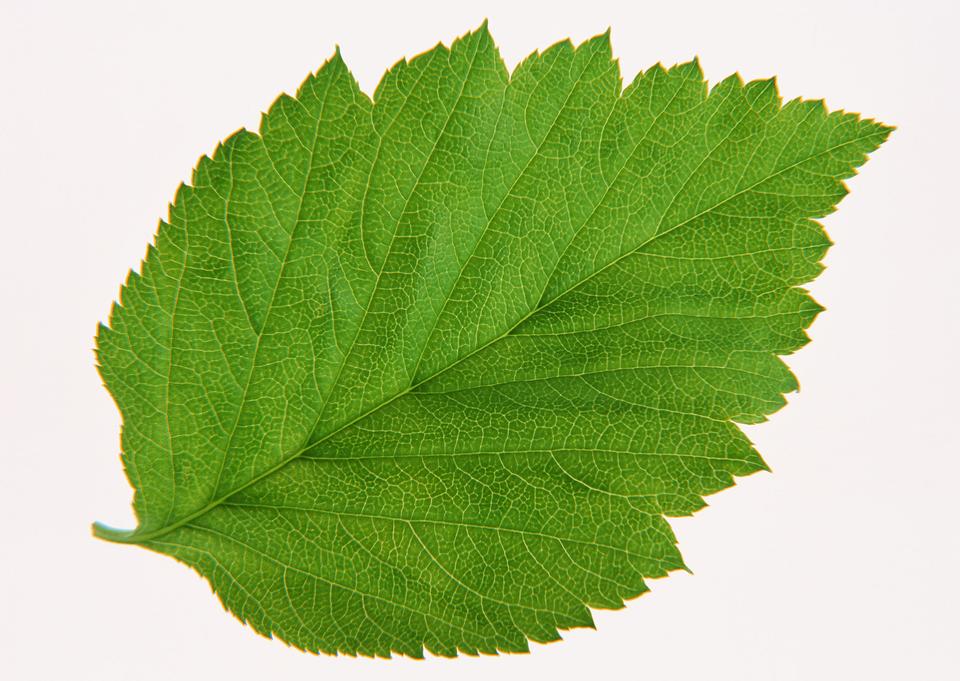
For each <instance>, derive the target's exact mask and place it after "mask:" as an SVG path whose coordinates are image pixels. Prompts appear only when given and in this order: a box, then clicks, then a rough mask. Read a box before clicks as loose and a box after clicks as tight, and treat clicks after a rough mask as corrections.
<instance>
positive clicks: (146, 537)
mask: <svg viewBox="0 0 960 681" xmlns="http://www.w3.org/2000/svg"><path fill="white" fill-rule="evenodd" d="M880 134H882V132H875V133H871V134H870V135H865V136H863V137H857V138H854V139H851V140H847V141H845V142H841V143H840V144H836V145H834V146H832V147H829V148H828V149H824V150H822V151H819V152H817V153H815V154H811V155H810V156H807V157H805V158H803V159H801V160H799V161H795V162H794V163H791V164H790V165H788V166H785V167H784V168H781V169H780V170H777V171H776V172H773V173H771V174H770V175H767V176H766V177H764V178H763V179H761V180H758V181H756V182H754V183H753V184H751V185H749V186H747V187H745V188H743V189H740V190H737V191H736V192H734V193H732V194H731V195H730V196H727V197H726V198H724V199H722V200H720V201H718V202H717V203H715V204H714V205H712V206H710V207H709V208H705V209H703V210H701V211H699V212H698V213H696V214H695V215H693V216H691V217H689V218H686V219H684V220H682V221H681V222H679V223H677V224H676V225H673V226H671V227H669V228H667V229H665V230H663V231H660V232H658V233H657V234H654V235H653V236H651V237H650V238H649V239H647V240H646V241H644V242H642V243H641V244H639V245H638V246H637V247H635V248H633V249H630V250H628V251H626V252H625V253H623V254H621V255H620V256H618V257H617V258H615V259H613V260H611V261H610V262H609V263H607V264H605V265H603V266H602V267H600V268H598V269H597V270H596V271H594V272H592V273H591V274H590V275H588V276H586V277H584V278H583V279H581V280H580V281H578V282H576V283H575V284H573V285H572V286H570V287H569V288H568V289H566V290H565V291H563V292H562V293H560V294H558V295H556V296H554V297H553V298H551V299H549V300H547V301H545V302H541V304H538V305H537V306H535V307H534V308H533V309H531V310H530V311H529V312H528V313H527V314H525V315H524V316H523V317H522V318H520V319H519V320H517V321H516V322H515V323H514V324H513V325H512V326H510V327H509V328H508V329H507V330H505V331H503V332H502V333H500V334H499V335H497V336H495V337H494V338H491V339H490V340H488V341H487V342H485V343H483V344H482V345H479V346H478V347H476V348H475V349H473V350H471V351H470V352H468V353H466V354H465V355H463V356H462V357H458V358H457V359H456V360H455V361H454V362H451V363H450V364H448V365H447V366H445V367H444V368H442V369H440V370H439V371H437V372H435V373H433V374H431V375H430V376H427V377H426V378H423V379H422V380H420V381H417V382H416V383H413V384H411V385H410V386H408V387H407V388H405V389H404V390H401V391H399V392H397V393H395V394H393V395H392V396H390V397H388V398H387V399H385V400H383V401H381V402H379V403H377V404H376V405H374V406H373V407H371V408H370V409H368V410H366V411H364V412H362V413H360V414H359V415H357V416H356V417H355V418H353V419H351V420H349V421H347V422H346V423H344V424H342V425H340V426H338V427H336V428H335V429H334V430H332V431H330V432H329V433H327V434H326V435H324V436H323V437H321V438H320V439H319V440H316V441H314V442H309V441H308V442H307V443H306V444H305V445H304V446H302V447H301V448H300V449H298V450H297V451H295V452H293V453H292V454H291V455H290V456H288V457H286V458H284V459H282V460H281V461H280V462H279V463H277V464H276V465H275V466H272V467H270V468H268V469H266V470H264V471H263V472H262V473H260V474H259V475H257V476H255V477H253V478H251V479H250V480H249V481H248V482H246V483H244V484H243V485H241V486H239V487H237V488H236V489H233V490H231V491H230V492H228V493H226V494H224V495H223V496H221V497H219V498H217V499H215V500H213V501H211V502H209V503H208V504H206V505H205V506H203V507H202V508H200V509H198V510H196V511H194V512H193V513H190V514H188V515H186V516H184V517H183V518H181V519H180V520H178V521H176V522H174V523H171V524H170V525H166V526H164V527H161V528H158V529H156V530H152V531H150V532H145V533H142V534H138V533H137V532H136V530H133V531H118V530H113V529H112V528H108V527H106V526H103V525H100V524H99V523H95V524H94V534H96V536H98V537H100V538H101V539H106V540H108V541H114V542H119V543H128V544H142V543H147V542H149V541H151V540H152V539H156V538H157V537H161V536H163V535H165V534H168V533H169V532H172V531H174V530H176V529H178V528H180V527H183V526H185V525H187V524H189V523H190V522H191V521H192V520H195V519H196V518H199V517H201V516H203V515H205V514H206V513H208V512H209V511H211V510H213V509H214V508H216V507H218V506H220V505H221V504H223V503H224V502H225V501H226V500H228V499H229V498H231V497H233V496H234V495H236V494H238V493H240V492H242V491H244V490H245V489H247V488H249V487H251V486H253V485H254V484H256V483H257V482H259V481H261V480H263V479H265V478H267V477H269V476H271V475H273V474H274V473H275V472H277V471H278V470H280V469H281V468H283V467H284V466H286V465H287V464H288V463H290V462H291V461H294V460H296V459H298V458H299V457H300V456H301V455H303V454H304V453H305V452H307V451H309V450H310V449H313V448H315V447H317V446H319V445H321V444H323V443H324V442H326V441H327V440H329V439H331V438H333V437H334V436H336V435H338V434H339V433H341V432H343V431H344V430H346V429H347V428H349V427H350V426H352V425H354V424H355V423H357V422H359V421H361V420H363V419H365V418H367V417H368V416H371V415H372V414H374V413H376V412H377V411H379V410H380V409H383V408H384V407H386V406H387V405H389V404H391V403H392V402H394V401H396V400H398V399H400V398H402V397H404V396H405V395H407V394H409V393H411V392H412V391H414V390H416V389H417V388H418V387H420V386H421V385H424V384H425V383H428V382H429V381H432V380H434V379H436V378H437V377H439V376H441V375H442V374H444V373H445V372H447V371H449V370H450V369H452V368H454V367H456V366H457V365H458V364H460V363H461V362H463V361H465V360H467V359H469V358H470V357H473V356H474V355H476V354H477V353H479V352H482V351H483V350H485V349H486V348H488V347H489V346H491V345H493V344H494V343H496V342H498V341H500V340H501V339H503V338H505V337H506V336H508V335H510V334H511V333H512V332H513V331H514V330H515V329H517V328H518V327H519V326H521V325H522V324H523V323H524V322H526V321H527V320H528V319H530V318H531V317H532V316H533V315H535V314H537V313H539V312H541V311H542V310H544V309H546V308H547V307H549V306H550V305H552V304H553V303H555V302H557V301H558V300H561V299H562V298H563V297H564V296H565V295H567V294H568V293H570V292H571V291H573V290H575V289H577V288H579V287H580V286H582V285H583V284H585V283H586V282H588V281H590V280H591V279H593V278H594V277H596V276H597V275H599V274H600V273H602V272H604V271H606V270H608V269H610V268H611V267H613V266H615V265H616V264H617V263H618V262H620V261H622V260H623V259H624V258H627V257H629V256H631V255H634V254H637V253H639V252H640V251H641V250H642V249H644V248H646V247H648V246H649V245H650V244H652V243H654V242H655V241H656V240H657V239H659V238H660V237H662V236H665V235H667V234H670V233H672V232H674V231H675V230H677V229H679V228H681V227H683V226H684V225H686V224H688V223H690V222H692V221H694V220H697V219H699V218H701V217H703V216H705V215H707V214H709V213H711V212H712V211H714V210H716V209H717V208H720V207H721V206H723V205H725V204H726V203H728V202H730V201H732V200H733V199H735V198H737V197H738V196H741V195H743V194H745V193H746V192H749V191H751V190H753V189H755V188H756V187H758V186H760V185H761V184H763V183H765V182H767V181H769V180H771V179H773V178H774V177H777V176H779V175H782V174H783V173H785V172H787V171H789V170H791V169H793V168H795V167H797V166H799V165H801V164H803V163H806V162H807V161H810V160H813V159H814V158H817V157H819V156H822V155H824V154H829V153H832V152H834V151H836V150H838V149H841V148H843V147H845V146H849V145H851V144H856V143H858V142H861V141H863V140H865V139H868V138H870V137H875V136H877V135H880Z"/></svg>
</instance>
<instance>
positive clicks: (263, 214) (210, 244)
mask: <svg viewBox="0 0 960 681" xmlns="http://www.w3.org/2000/svg"><path fill="white" fill-rule="evenodd" d="M889 132H890V128H889V127H885V126H883V125H880V124H878V123H875V122H873V121H870V120H862V119H860V118H859V117H858V116H857V115H855V114H848V113H843V112H834V113H828V112H827V111H826V109H825V107H824V105H823V103H822V102H819V101H801V100H794V101H791V102H789V103H787V104H785V105H783V104H781V102H780V100H779V96H778V94H777V89H776V86H775V83H774V81H773V80H764V81H754V82H750V83H746V84H744V83H743V81H742V80H741V79H740V78H739V77H738V76H732V77H730V78H727V79H726V80H724V81H722V82H721V83H719V84H717V85H716V86H715V87H713V88H712V89H710V90H708V87H707V85H706V83H705V82H704V80H703V75H702V73H701V70H700V68H699V65H698V64H697V63H696V62H695V61H694V62H691V63H687V64H680V65H677V66H674V67H673V68H670V69H664V68H663V67H661V66H659V65H658V66H655V67H653V68H651V69H650V70H648V71H646V72H644V73H641V74H640V75H638V76H637V77H636V79H635V80H634V81H633V82H632V83H631V84H630V85H629V86H628V87H626V88H625V89H624V88H623V87H622V83H621V79H620V74H619V68H618V65H617V63H616V62H615V61H614V60H613V58H612V56H611V51H610V44H609V39H608V35H603V36H598V37H596V38H593V39H591V40H588V41H586V42H585V43H583V44H581V45H580V46H579V47H576V48H574V47H573V46H572V45H571V43H570V42H569V41H567V42H562V43H558V44H556V45H554V46H553V47H551V48H549V49H548V50H546V51H544V52H539V53H534V54H532V55H530V56H529V57H528V58H527V59H526V60H524V61H523V62H522V63H521V64H520V65H519V66H518V67H517V68H516V69H515V70H514V71H513V73H512V74H510V73H508V71H507V70H506V68H505V66H504V64H503V62H502V60H501V59H500V56H499V54H498V51H497V49H496V47H495V45H494V43H493V41H492V39H491V37H490V35H489V33H488V31H487V29H486V26H485V25H484V26H483V27H481V28H480V29H479V30H477V31H475V32H473V33H470V34H468V35H466V36H464V37H462V38H460V39H458V40H457V41H455V42H454V43H453V45H452V46H451V47H450V48H447V47H445V46H442V45H439V46H437V47H436V48H434V49H433V50H431V51H429V52H427V53H425V54H422V55H420V56H418V57H416V58H414V59H412V60H410V61H402V62H399V63H397V64H396V65H395V66H394V67H393V68H392V69H391V70H390V71H388V72H387V73H386V74H385V75H384V77H383V79H382V81H381V82H380V84H379V86H378V87H377V89H376V92H375V93H374V96H373V98H372V99H371V98H369V97H367V96H366V95H365V94H364V93H362V92H361V91H360V89H359V87H358V85H357V83H356V81H355V80H354V79H353V77H352V76H351V74H350V73H349V71H348V70H347V68H346V66H345V65H344V63H343V62H342V60H341V58H340V55H339V53H337V54H336V55H335V56H334V57H333V58H332V59H331V60H330V61H328V62H327V63H326V64H325V65H324V66H323V67H322V68H321V69H320V70H319V71H318V72H317V73H316V74H313V75H311V76H310V77H309V78H307V80H306V81H305V82H304V83H303V85H302V86H301V87H300V89H299V90H298V91H297V94H296V96H295V97H290V96H287V95H283V96H281V97H280V98H278V99H277V100H276V102H274V104H273V105H272V106H271V107H270V110H269V112H268V113H266V114H264V116H263V118H262V122H261V126H260V131H259V133H252V132H249V131H246V130H241V131H239V132H237V133H235V134H234V135H233V136H231V137H230V138H229V139H228V140H226V141H225V142H224V143H223V144H222V145H220V146H218V147H217V149H216V151H215V152H214V154H213V155H212V157H210V158H207V157H204V158H202V159H201V160H200V162H199V165H198V166H197V168H196V170H195V171H194V174H193V180H192V183H191V185H182V186H181V187H180V188H179V190H178V191H177V195H176V199H175V201H174V203H173V204H172V205H171V206H170V211H169V217H168V219H167V221H165V222H161V224H160V228H159V231H158V234H157V236H156V240H155V243H154V244H153V245H152V246H150V247H149V248H148V251H147V255H146V258H145V260H144V261H143V263H142V266H141V269H140V272H139V273H136V272H131V274H130V275H129V277H128V279H127V281H126V283H125V285H124V287H123V289H122V291H121V295H120V301H119V303H117V304H115V305H114V307H113V309H112V311H111V314H110V322H109V325H108V326H103V325H101V326H100V328H99V332H98V336H97V345H98V350H97V354H98V361H99V367H100V371H101V374H102V376H103V379H104V382H105V383H106V386H107V388H108V389H109V390H110V392H111V393H112V395H113V396H114V398H115V400H116V402H117V405H118V406H119V409H120V411H121V413H122V415H123V432H122V443H121V444H122V451H123V455H122V458H123V463H124V465H125V469H126V473H127V476H128V477H129V480H130V482H131V484H132V485H133V487H134V488H135V491H136V492H135V499H134V508H135V511H136V514H137V517H138V521H139V526H138V527H137V528H136V529H135V530H131V531H119V530H114V529H111V528H107V527H104V526H102V525H97V526H95V532H96V534H97V535H98V536H101V537H103V538H105V539H110V540H113V541H121V542H129V543H137V544H140V545H142V546H144V547H146V548H149V549H151V550H153V551H157V552H160V553H165V554H168V555H170V556H173V557H174V558H176V559H177V560H179V561H182V562H184V563H186V564H188V565H190V566H192V567H193V568H194V569H196V570H197V571H198V572H199V573H200V574H201V575H203V576H204V577H205V578H206V579H207V580H209V582H210V584H211V585H212V586H213V589H214V590H215V592H216V593H217V594H218V596H219V597H220V599H221V600H222V601H223V603H224V605H225V606H226V607H227V608H228V609H229V610H230V611H231V612H232V613H234V614H235V615H236V616H237V617H239V618H240V619H241V620H243V621H245V622H247V623H249V624H250V625H251V626H252V627H253V628H254V629H255V630H257V631H258V632H260V633H262V634H265V635H269V636H276V637H278V638H280V639H282V640H284V641H286V642H288V643H290V644H292V645H294V646H296V647H298V648H302V649H305V650H309V651H323V652H328V653H333V652H344V653H349V654H363V655H377V656H389V655H390V654H391V652H399V653H403V654H406V655H410V656H413V657H420V656H422V655H423V651H424V649H425V648H426V649H427V650H429V651H431V652H433V653H436V654H439V655H456V654H457V652H458V651H462V652H465V653H471V654H475V653H495V652H497V651H509V652H517V651H525V650H527V649H528V641H529V640H534V641H552V640H556V639H558V638H559V633H558V630H560V629H568V628H572V627H582V626H592V618H591V613H590V610H589V608H590V607H594V608H620V607H622V606H623V602H624V600H625V599H629V598H634V597H636V596H638V595H640V594H642V593H643V592H644V591H646V590H647V586H646V583H645V580H646V579H648V578H654V577H661V576H664V575H666V574H667V573H668V572H670V571H672V570H676V569H681V568H683V567H684V564H683V561H682V559H681V557H680V554H679V552H678V551H677V548H676V545H675V538H674V535H673V533H672V531H671V529H670V526H669V524H668V523H667V521H666V520H665V517H666V516H683V515H689V514H691V513H693V512H694V511H696V510H698V509H699V508H701V507H702V506H703V505H704V502H703V496H704V495H707V494H711V493H713V492H717V491H718V490H721V489H724V488H726V487H728V486H730V485H731V484H732V483H733V479H734V476H739V475H748V474H750V473H753V472H755V471H757V470H761V469H763V468H764V467H765V465H764V463H763V461H762V460H761V458H760V456H759V455H758V454H757V452H756V451H755V450H754V448H753V447H752V446H751V444H750V442H749V441H748V440H747V438H746V437H745V436H744V435H743V434H742V432H741V431H740V429H739V428H738V427H737V425H736V424H735V422H740V423H756V422H759V421H762V420H764V418H765V416H766V415H767V414H770V413H771V412H773V411H776V410H777V409H779V408H780V407H781V406H783V404H784V399H783V394H784V393H787V392H790V391H793V390H795V389H796V388H797V384H796V381H795V379H794V377H793V375H792V374H791V372H790V371H789V370H788V369H787V367H786V366H785V365H784V363H783V362H782V361H781V360H780V359H779V357H778V355H784V354H788V353H790V352H793V351H794V350H796V349H798V348H800V347H801V346H802V345H804V344H805V343H806V342H807V340H808V339H807V336H806V333H805V331H804V329H805V328H806V327H807V326H808V325H809V324H810V323H811V322H812V320H813V319H814V317H815V316H816V314H817V313H818V312H819V311H820V310H821V308H820V306H819V305H817V303H816V302H814V301H813V300H812V299H811V298H810V297H809V296H808V295H807V293H806V292H805V291H804V290H803V289H801V288H799V286H800V285H802V284H803V283H805V282H808V281H810V280H811V279H813V278H814V277H816V276H817V274H818V273H819V272H820V270H821V265H820V264H819V261H820V259H821V258H822V257H823V255H824V253H825V251H826V250H827V248H828V246H829V245H830V242H829V240H828V238H827V236H826V234H825V233H824V231H823V229H822V228H821V227H820V225H819V224H818V223H817V222H815V219H816V218H821V217H823V216H825V215H827V214H828V213H830V212H832V211H833V209H834V206H835V205H836V204H837V202H838V201H839V200H840V199H841V198H842V197H843V195H844V194H845V193H846V189H845V187H844V185H843V182H842V181H843V180H844V179H845V178H848V177H850V176H852V175H853V174H854V169H855V168H856V167H857V166H859V165H861V164H862V163H863V162H864V161H865V160H866V154H867V153H868V152H870V151H872V150H874V149H875V148H877V147H878V146H879V145H880V144H881V143H882V142H883V141H884V140H885V139H886V137H887V135H888V134H889Z"/></svg>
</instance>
